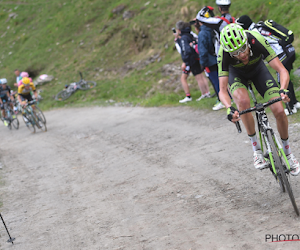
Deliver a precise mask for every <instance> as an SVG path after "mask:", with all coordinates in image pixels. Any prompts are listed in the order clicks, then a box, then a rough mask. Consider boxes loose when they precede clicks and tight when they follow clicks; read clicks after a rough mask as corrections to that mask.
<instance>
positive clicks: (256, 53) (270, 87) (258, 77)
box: [218, 31, 279, 101]
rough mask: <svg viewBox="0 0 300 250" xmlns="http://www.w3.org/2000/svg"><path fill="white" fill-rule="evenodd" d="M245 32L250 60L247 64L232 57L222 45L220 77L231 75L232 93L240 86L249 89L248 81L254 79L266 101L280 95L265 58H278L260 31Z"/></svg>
mask: <svg viewBox="0 0 300 250" xmlns="http://www.w3.org/2000/svg"><path fill="white" fill-rule="evenodd" d="M245 32H246V35H247V41H248V44H249V45H250V56H249V62H248V63H247V64H246V65H245V64H243V63H242V62H241V61H239V60H238V59H236V58H235V57H231V56H230V54H229V53H228V52H225V51H224V50H223V47H221V48H220V51H219V55H218V68H219V77H223V76H229V78H228V84H229V86H230V91H231V93H232V94H233V92H234V91H235V90H236V89H238V88H245V89H247V87H248V82H249V81H252V82H253V84H254V86H255V88H256V89H257V91H258V92H259V94H260V95H261V96H262V97H263V98H264V99H265V100H266V101H269V100H270V99H271V98H273V97H279V93H278V91H279V88H278V84H277V82H276V81H275V80H274V78H273V76H272V75H271V73H270V71H269V70H268V68H267V67H266V65H265V64H264V62H263V59H264V60H266V61H267V62H270V61H271V60H273V59H274V58H276V57H277V55H276V53H275V52H274V50H273V49H272V48H271V46H270V45H269V43H268V41H267V40H266V39H264V37H263V36H261V35H260V34H259V33H257V32H254V31H245Z"/></svg>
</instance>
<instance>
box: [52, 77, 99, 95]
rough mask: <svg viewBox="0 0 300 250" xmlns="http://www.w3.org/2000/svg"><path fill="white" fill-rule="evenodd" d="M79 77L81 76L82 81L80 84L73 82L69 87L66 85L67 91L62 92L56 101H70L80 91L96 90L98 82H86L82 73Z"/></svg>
mask: <svg viewBox="0 0 300 250" xmlns="http://www.w3.org/2000/svg"><path fill="white" fill-rule="evenodd" d="M79 75H80V80H79V81H78V82H73V83H71V84H69V85H66V86H65V89H64V90H62V91H60V92H59V93H58V94H57V95H56V96H55V100H57V101H64V100H66V99H68V98H69V97H70V96H71V95H72V94H73V93H75V92H76V91H77V90H78V89H81V90H88V89H91V88H94V87H95V86H96V82H94V81H86V80H84V79H83V77H82V73H81V72H79Z"/></svg>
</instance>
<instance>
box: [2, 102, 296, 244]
mask: <svg viewBox="0 0 300 250" xmlns="http://www.w3.org/2000/svg"><path fill="white" fill-rule="evenodd" d="M45 115H46V118H47V126H48V132H46V133H45V132H40V131H37V133H36V134H30V131H29V130H28V129H27V128H26V127H25V126H24V124H23V121H22V120H20V124H21V126H20V129H19V130H18V131H16V130H12V131H9V130H8V129H7V128H6V127H4V126H3V125H2V124H0V125H1V126H0V133H1V141H0V150H1V151H0V157H1V158H0V161H1V164H2V169H1V170H0V173H1V187H0V191H1V201H2V203H3V205H2V209H1V214H2V215H3V217H4V220H5V222H6V224H7V226H8V229H9V231H10V234H11V235H12V236H13V237H15V238H16V240H15V244H14V245H12V244H9V243H6V240H7V239H8V236H7V234H6V231H5V229H4V227H3V226H2V224H1V222H0V224H1V225H0V249H16V250H44V249H47V250H48V249H51V250H56V249H57V250H66V249H71V250H73V249H74V250H77V249H78V250H83V249H84V250H91V249H101V250H102V249H105V250H106V249H108V250H114V249H115V250H117V249H126V250H127V249H128V250H140V249H141V250H142V249H145V250H152V249H153V250H165V249H168V250H170V249H172V250H173V249H180V250H198V249H263V250H266V249H300V241H298V242H296V241H290V242H271V240H270V239H267V240H266V237H267V238H268V237H270V236H268V235H273V237H275V238H273V241H276V236H278V235H285V237H286V238H285V239H288V237H292V235H299V236H300V223H299V218H298V217H297V216H296V214H295V212H294V210H293V207H292V205H291V202H290V200H289V197H288V195H287V194H283V193H281V192H280V189H279V185H278V184H277V183H276V182H275V179H274V177H273V176H272V175H271V173H270V172H269V170H264V171H259V170H256V169H255V168H254V167H253V163H252V148H251V144H250V143H249V140H248V138H247V135H246V133H245V129H244V127H242V128H243V133H242V134H238V133H237V131H236V128H235V126H234V125H232V124H231V123H229V122H228V121H227V120H226V119H225V111H218V112H214V113H213V112H206V111H201V110H198V111H195V110H191V109H189V108H188V107H179V108H139V107H134V108H132V107H93V108H78V109H60V110H53V111H49V112H45ZM289 119H290V118H289ZM271 124H273V125H274V122H272V123H271ZM274 127H275V125H274ZM299 130H300V126H299V124H293V125H291V126H290V138H291V147H292V150H293V152H294V153H295V154H296V155H297V156H298V159H299V158H300V149H299V143H300V141H299V139H300V134H299ZM299 181H300V179H299V177H293V178H292V179H291V182H292V186H293V190H294V194H295V198H296V201H297V202H298V204H299V205H300V193H299V188H300V184H299ZM288 235H291V236H288ZM294 239H297V237H296V236H294ZM280 240H284V238H283V236H281V238H280Z"/></svg>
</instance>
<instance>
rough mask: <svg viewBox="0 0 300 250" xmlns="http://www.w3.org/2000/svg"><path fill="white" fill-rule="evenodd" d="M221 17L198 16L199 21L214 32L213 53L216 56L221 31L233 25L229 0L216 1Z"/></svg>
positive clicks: (233, 20)
mask: <svg viewBox="0 0 300 250" xmlns="http://www.w3.org/2000/svg"><path fill="white" fill-rule="evenodd" d="M216 4H217V5H218V9H219V11H220V13H221V16H220V17H219V16H215V17H214V16H199V19H198V18H197V19H198V20H199V21H200V22H202V23H203V24H204V25H206V26H207V27H209V28H211V29H213V30H214V32H215V37H214V46H215V53H216V55H218V53H219V49H220V33H221V31H222V29H223V28H224V27H225V26H226V25H227V24H229V23H234V22H235V19H234V17H232V16H231V15H230V14H229V7H230V5H231V1H230V0H216Z"/></svg>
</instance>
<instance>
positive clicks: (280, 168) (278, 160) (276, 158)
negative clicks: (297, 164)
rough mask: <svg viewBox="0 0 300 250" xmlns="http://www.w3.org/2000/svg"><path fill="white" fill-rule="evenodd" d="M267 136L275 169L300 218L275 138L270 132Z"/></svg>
mask: <svg viewBox="0 0 300 250" xmlns="http://www.w3.org/2000/svg"><path fill="white" fill-rule="evenodd" d="M267 136H268V138H269V141H270V144H271V147H272V149H273V157H274V161H275V167H276V170H277V171H278V173H277V175H278V176H280V177H281V180H282V181H283V183H284V186H285V189H286V191H287V192H288V194H289V197H290V200H291V202H292V205H293V207H294V210H295V212H296V214H297V215H298V216H299V210H298V207H297V204H296V201H295V198H294V194H293V191H292V188H291V185H290V183H289V180H288V178H287V173H286V171H285V167H284V166H283V164H282V159H281V158H280V157H279V154H278V149H277V147H276V146H275V143H274V140H273V137H272V135H271V131H270V130H268V131H267Z"/></svg>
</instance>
